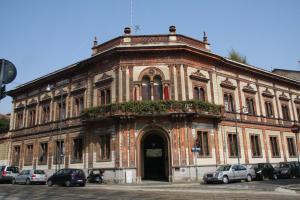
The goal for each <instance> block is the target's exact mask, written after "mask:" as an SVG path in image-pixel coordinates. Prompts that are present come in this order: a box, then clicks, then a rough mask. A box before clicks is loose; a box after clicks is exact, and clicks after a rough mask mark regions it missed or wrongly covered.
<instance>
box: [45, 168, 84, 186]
mask: <svg viewBox="0 0 300 200" xmlns="http://www.w3.org/2000/svg"><path fill="white" fill-rule="evenodd" d="M85 184H86V177H85V174H84V172H83V170H81V169H69V168H65V169H61V170H59V171H57V172H56V173H54V174H53V175H52V176H50V177H49V178H48V180H47V185H48V186H49V187H51V186H52V185H65V186H67V187H70V186H73V185H79V186H82V187H84V186H85Z"/></svg>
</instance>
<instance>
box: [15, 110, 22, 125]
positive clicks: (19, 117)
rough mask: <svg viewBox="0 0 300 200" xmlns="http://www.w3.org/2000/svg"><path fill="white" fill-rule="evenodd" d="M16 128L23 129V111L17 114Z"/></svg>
mask: <svg viewBox="0 0 300 200" xmlns="http://www.w3.org/2000/svg"><path fill="white" fill-rule="evenodd" d="M16 115H17V119H16V128H23V111H20V112H17V114H16Z"/></svg>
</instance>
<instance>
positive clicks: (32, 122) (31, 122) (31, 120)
mask: <svg viewBox="0 0 300 200" xmlns="http://www.w3.org/2000/svg"><path fill="white" fill-rule="evenodd" d="M34 125H35V109H33V110H29V111H28V126H29V127H30V126H34Z"/></svg>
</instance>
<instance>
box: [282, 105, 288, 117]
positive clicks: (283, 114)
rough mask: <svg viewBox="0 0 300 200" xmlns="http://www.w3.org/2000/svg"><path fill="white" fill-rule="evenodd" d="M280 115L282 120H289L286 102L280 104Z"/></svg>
mask: <svg viewBox="0 0 300 200" xmlns="http://www.w3.org/2000/svg"><path fill="white" fill-rule="evenodd" d="M281 110H282V117H283V119H284V120H290V113H289V107H288V105H286V104H283V105H281Z"/></svg>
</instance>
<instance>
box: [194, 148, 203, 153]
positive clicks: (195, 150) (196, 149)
mask: <svg viewBox="0 0 300 200" xmlns="http://www.w3.org/2000/svg"><path fill="white" fill-rule="evenodd" d="M200 150H201V148H200V147H192V152H193V153H195V152H200Z"/></svg>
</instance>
